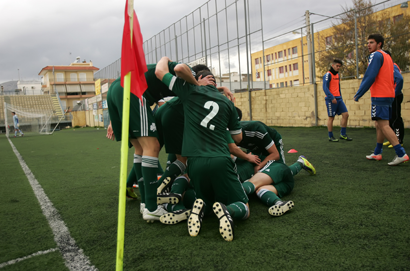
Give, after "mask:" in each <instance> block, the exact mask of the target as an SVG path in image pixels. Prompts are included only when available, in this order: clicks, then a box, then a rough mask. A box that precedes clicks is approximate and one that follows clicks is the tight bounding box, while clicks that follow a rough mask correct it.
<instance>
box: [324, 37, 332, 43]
mask: <svg viewBox="0 0 410 271" xmlns="http://www.w3.org/2000/svg"><path fill="white" fill-rule="evenodd" d="M325 39H326V45H332V36H329V37H326V38H325Z"/></svg>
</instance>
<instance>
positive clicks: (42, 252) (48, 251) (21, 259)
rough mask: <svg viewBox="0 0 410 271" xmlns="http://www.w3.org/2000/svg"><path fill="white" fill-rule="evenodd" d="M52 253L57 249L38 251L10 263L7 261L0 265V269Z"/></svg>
mask: <svg viewBox="0 0 410 271" xmlns="http://www.w3.org/2000/svg"><path fill="white" fill-rule="evenodd" d="M54 251H58V248H51V249H48V250H43V251H38V252H36V253H33V254H31V255H28V256H25V257H22V258H18V259H14V260H11V261H8V262H5V263H0V268H3V267H6V266H8V265H12V264H15V263H18V262H21V261H24V260H27V259H30V258H32V257H35V256H39V255H44V254H47V253H50V252H54Z"/></svg>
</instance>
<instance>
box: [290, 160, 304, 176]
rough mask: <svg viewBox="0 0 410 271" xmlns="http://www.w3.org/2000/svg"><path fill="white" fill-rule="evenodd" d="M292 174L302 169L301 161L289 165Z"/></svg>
mask: <svg viewBox="0 0 410 271" xmlns="http://www.w3.org/2000/svg"><path fill="white" fill-rule="evenodd" d="M289 168H290V171H291V172H292V175H293V176H295V175H296V174H298V173H299V172H300V171H301V170H302V164H301V163H300V162H296V163H294V164H293V165H291V166H289Z"/></svg>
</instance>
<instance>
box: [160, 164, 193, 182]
mask: <svg viewBox="0 0 410 271" xmlns="http://www.w3.org/2000/svg"><path fill="white" fill-rule="evenodd" d="M185 169H186V166H185V165H184V163H182V162H181V161H179V160H175V162H173V163H172V164H170V165H168V166H167V168H166V170H165V172H164V174H163V175H162V177H161V179H159V182H158V184H161V183H162V181H163V180H164V179H165V178H168V177H170V178H171V182H173V181H174V180H175V178H176V177H178V176H179V175H181V173H183V172H184V171H185Z"/></svg>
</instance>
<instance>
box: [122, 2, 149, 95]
mask: <svg viewBox="0 0 410 271" xmlns="http://www.w3.org/2000/svg"><path fill="white" fill-rule="evenodd" d="M132 13H133V15H134V17H133V19H132V22H133V26H132V30H131V28H130V16H129V14H128V0H127V2H126V3H125V23H124V32H123V34H122V50H121V86H123V87H124V76H125V75H127V74H128V73H129V72H132V76H131V93H133V94H135V95H136V96H137V97H139V98H140V99H141V96H142V94H144V92H145V90H146V89H147V81H146V80H145V72H146V71H147V70H148V69H147V64H146V63H145V55H144V49H143V48H142V43H143V40H142V34H141V30H140V24H139V22H138V18H137V14H135V11H134V8H133V7H132ZM131 31H132V39H131ZM131 43H132V45H131Z"/></svg>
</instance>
